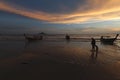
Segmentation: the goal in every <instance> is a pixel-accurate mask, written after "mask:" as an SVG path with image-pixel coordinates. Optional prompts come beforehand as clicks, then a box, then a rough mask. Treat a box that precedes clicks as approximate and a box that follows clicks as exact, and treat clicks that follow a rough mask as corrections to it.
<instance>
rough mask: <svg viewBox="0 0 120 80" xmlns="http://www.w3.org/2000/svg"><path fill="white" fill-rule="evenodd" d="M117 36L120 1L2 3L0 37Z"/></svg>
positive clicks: (12, 0) (22, 0)
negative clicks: (8, 34)
mask: <svg viewBox="0 0 120 80" xmlns="http://www.w3.org/2000/svg"><path fill="white" fill-rule="evenodd" d="M39 32H46V33H69V34H70V33H71V34H72V33H73V34H75V33H76V34H81V33H88V34H89V33H112V32H114V33H118V32H120V0H0V33H39Z"/></svg>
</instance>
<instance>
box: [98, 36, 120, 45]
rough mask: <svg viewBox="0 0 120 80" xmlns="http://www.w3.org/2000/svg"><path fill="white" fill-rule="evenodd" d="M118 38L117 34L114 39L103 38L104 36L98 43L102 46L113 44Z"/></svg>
mask: <svg viewBox="0 0 120 80" xmlns="http://www.w3.org/2000/svg"><path fill="white" fill-rule="evenodd" d="M118 36H119V34H117V35H116V37H115V38H104V36H101V38H100V41H101V42H102V43H104V44H113V43H114V41H115V40H116V39H117V37H118Z"/></svg>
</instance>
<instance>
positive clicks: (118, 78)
mask: <svg viewBox="0 0 120 80" xmlns="http://www.w3.org/2000/svg"><path fill="white" fill-rule="evenodd" d="M97 45H98V47H99V51H98V55H97V57H96V56H93V52H92V51H91V45H90V42H65V41H64V42H46V41H39V42H32V43H25V42H24V41H1V42H0V53H1V54H0V80H9V79H10V80H120V48H119V47H117V46H115V45H101V44H100V43H99V42H97ZM94 54H95V53H94Z"/></svg>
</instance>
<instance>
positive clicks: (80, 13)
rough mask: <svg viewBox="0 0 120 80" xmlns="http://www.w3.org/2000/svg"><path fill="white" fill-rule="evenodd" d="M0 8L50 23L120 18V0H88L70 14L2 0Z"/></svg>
mask: <svg viewBox="0 0 120 80" xmlns="http://www.w3.org/2000/svg"><path fill="white" fill-rule="evenodd" d="M0 10H1V11H7V12H11V13H14V14H18V15H22V16H25V17H28V18H33V19H37V20H42V21H46V22H50V23H63V24H68V23H70V24H71V23H86V22H91V21H105V20H115V19H120V16H119V15H120V0H106V1H105V0H87V3H86V4H85V5H82V6H78V8H77V9H76V10H75V11H74V12H71V13H69V14H50V13H46V12H42V11H35V10H28V9H26V8H23V7H20V6H15V5H14V6H13V4H10V3H6V2H5V1H4V2H3V1H0Z"/></svg>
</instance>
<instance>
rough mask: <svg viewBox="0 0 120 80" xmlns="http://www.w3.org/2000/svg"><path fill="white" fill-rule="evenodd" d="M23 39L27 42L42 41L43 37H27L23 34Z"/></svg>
mask: <svg viewBox="0 0 120 80" xmlns="http://www.w3.org/2000/svg"><path fill="white" fill-rule="evenodd" d="M24 36H25V39H27V40H28V41H36V40H42V39H43V36H27V35H26V34H24Z"/></svg>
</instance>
